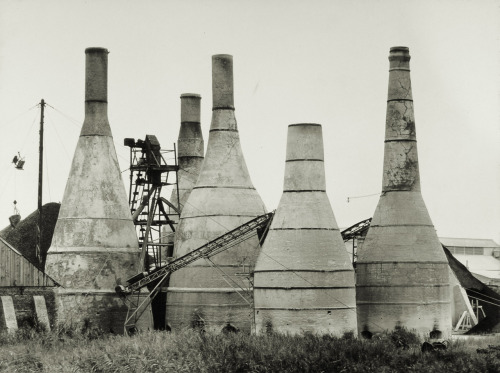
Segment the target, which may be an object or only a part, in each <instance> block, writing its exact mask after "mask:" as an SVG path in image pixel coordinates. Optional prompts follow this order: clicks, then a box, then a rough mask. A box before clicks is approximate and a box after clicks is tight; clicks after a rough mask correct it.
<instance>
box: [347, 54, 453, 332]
mask: <svg viewBox="0 0 500 373" xmlns="http://www.w3.org/2000/svg"><path fill="white" fill-rule="evenodd" d="M389 61H390V70H389V71H390V73H389V89H388V100H387V117H386V127H385V128H386V131H385V152H384V167H383V181H382V195H381V197H380V200H379V203H378V205H377V208H376V210H375V213H374V215H373V219H372V222H371V225H370V229H369V230H368V233H367V235H366V239H365V241H364V243H363V246H362V247H361V248H358V262H357V271H356V274H357V291H356V302H357V307H358V330H359V331H360V332H362V331H365V330H368V331H370V332H372V333H373V332H379V331H383V330H392V329H394V328H395V327H396V326H404V327H406V328H408V329H415V330H416V331H417V333H419V334H421V335H422V336H424V337H428V336H429V333H430V332H431V331H433V330H439V331H441V332H442V336H443V337H448V336H450V335H451V317H450V316H451V315H450V287H449V273H448V262H447V260H446V257H445V255H444V253H443V250H442V248H441V243H440V242H439V239H438V237H437V235H436V231H435V229H434V226H433V224H432V221H431V218H430V216H429V213H428V211H427V208H426V206H425V203H424V201H423V199H422V195H421V192H420V175H419V168H418V155H417V142H416V133H415V118H414V114H413V101H412V93H411V81H410V69H409V61H410V55H409V51H408V48H406V47H395V48H391V52H390V56H389Z"/></svg>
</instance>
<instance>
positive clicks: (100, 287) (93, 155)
mask: <svg viewBox="0 0 500 373" xmlns="http://www.w3.org/2000/svg"><path fill="white" fill-rule="evenodd" d="M85 53H86V79H85V120H84V122H83V126H82V129H81V132H80V138H79V139H78V143H77V146H76V150H75V154H74V156H73V162H72V165H71V170H70V174H69V177H68V181H67V183H66V189H65V191H64V196H63V200H62V203H61V208H60V211H59V217H58V220H57V223H56V227H55V230H54V235H53V238H52V245H51V247H50V249H49V251H48V253H47V263H46V272H47V274H49V275H50V276H52V277H53V278H54V279H57V281H58V282H59V283H60V284H61V285H62V287H61V288H59V289H58V290H57V294H56V296H57V297H59V300H58V321H59V322H65V323H68V322H73V323H76V324H78V323H82V322H83V321H84V320H85V319H88V320H90V322H91V323H92V324H93V325H96V326H99V327H101V328H102V329H104V330H110V329H111V330H114V331H115V332H121V331H122V330H123V324H124V319H125V316H126V314H127V308H126V307H125V306H124V305H123V302H122V301H121V300H120V299H118V297H117V296H116V293H115V291H114V288H115V286H116V285H117V284H124V283H125V281H126V280H127V279H128V278H130V277H131V276H132V275H134V274H135V268H134V267H135V264H136V262H137V260H138V258H139V250H138V243H137V236H136V233H135V228H134V224H133V223H132V218H131V214H130V210H129V207H128V203H127V196H126V192H125V187H124V185H123V181H122V179H121V174H120V169H119V165H118V160H117V157H116V151H115V147H114V144H113V137H112V134H111V128H110V126H109V122H108V116H107V106H108V103H107V66H108V51H107V50H106V49H103V48H87V49H86V50H85Z"/></svg>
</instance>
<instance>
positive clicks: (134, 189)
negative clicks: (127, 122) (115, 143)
mask: <svg viewBox="0 0 500 373" xmlns="http://www.w3.org/2000/svg"><path fill="white" fill-rule="evenodd" d="M124 145H125V146H128V147H129V148H130V185H129V205H130V212H131V214H132V220H133V222H134V224H135V226H136V229H137V236H138V239H139V246H140V247H141V258H140V262H139V263H140V264H139V265H138V268H137V270H138V271H143V270H149V269H150V268H151V267H152V268H155V267H158V266H160V265H161V263H162V262H164V261H165V260H167V255H166V251H167V250H165V248H167V247H168V244H167V243H164V242H162V240H161V238H162V237H161V235H162V230H163V228H165V227H166V226H168V227H169V228H170V229H171V231H172V232H175V224H177V221H178V220H179V219H178V216H179V213H180V212H179V209H178V208H177V206H178V205H179V201H178V200H172V201H169V200H167V199H166V198H165V197H163V196H162V190H163V188H165V187H166V188H170V187H171V188H172V189H173V190H177V188H178V183H177V171H178V169H179V167H178V165H177V157H176V149H175V145H174V149H172V150H165V149H161V146H160V142H159V141H158V139H157V138H156V136H154V135H146V137H145V139H144V140H140V139H139V140H137V141H135V139H133V138H126V139H125V140H124ZM167 159H168V160H170V159H171V160H170V162H167ZM168 191H170V189H169V190H168Z"/></svg>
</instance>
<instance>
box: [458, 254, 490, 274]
mask: <svg viewBox="0 0 500 373" xmlns="http://www.w3.org/2000/svg"><path fill="white" fill-rule="evenodd" d="M453 256H454V257H455V258H456V259H457V260H458V261H459V262H460V263H462V264H463V265H464V266H466V267H467V269H468V270H469V271H470V272H471V273H473V274H478V275H481V276H485V277H488V278H490V279H500V260H498V259H496V258H494V257H493V256H489V255H463V254H454V255H453Z"/></svg>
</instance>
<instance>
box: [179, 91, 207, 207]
mask: <svg viewBox="0 0 500 373" xmlns="http://www.w3.org/2000/svg"><path fill="white" fill-rule="evenodd" d="M200 101H201V96H200V95H198V94H195V93H183V94H182V95H181V127H180V130H179V137H178V139H177V152H178V155H177V158H178V160H179V172H178V179H179V180H178V184H179V203H180V209H181V211H182V208H183V207H184V205H185V204H186V201H187V199H188V198H189V195H190V194H191V190H192V189H193V187H194V186H195V184H196V180H198V175H199V174H200V170H201V165H202V164H203V154H204V142H203V133H202V132H201V125H200ZM174 193H176V191H174ZM174 197H175V199H174ZM176 198H177V196H176V195H173V196H172V202H174V203H176V202H177V199H176Z"/></svg>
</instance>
